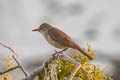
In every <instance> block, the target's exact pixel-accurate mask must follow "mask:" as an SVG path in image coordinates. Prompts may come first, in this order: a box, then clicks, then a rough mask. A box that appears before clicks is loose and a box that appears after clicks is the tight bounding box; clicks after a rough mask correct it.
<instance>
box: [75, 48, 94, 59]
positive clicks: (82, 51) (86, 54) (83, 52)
mask: <svg viewBox="0 0 120 80" xmlns="http://www.w3.org/2000/svg"><path fill="white" fill-rule="evenodd" d="M77 50H78V51H80V52H81V53H82V54H84V55H85V56H87V57H88V58H89V59H91V60H93V58H92V57H91V56H90V55H88V53H87V52H85V51H84V50H82V49H81V48H80V47H78V48H77Z"/></svg>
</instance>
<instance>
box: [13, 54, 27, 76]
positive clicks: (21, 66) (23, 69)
mask: <svg viewBox="0 0 120 80" xmlns="http://www.w3.org/2000/svg"><path fill="white" fill-rule="evenodd" d="M12 57H13V59H14V60H15V61H16V63H17V64H18V66H19V68H20V69H21V70H22V71H23V73H24V74H25V76H26V77H28V76H29V74H28V72H27V71H26V70H25V68H24V67H23V65H22V64H21V63H20V62H19V61H18V60H17V59H16V58H15V56H14V55H12Z"/></svg>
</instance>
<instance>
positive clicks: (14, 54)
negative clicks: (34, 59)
mask: <svg viewBox="0 0 120 80" xmlns="http://www.w3.org/2000/svg"><path fill="white" fill-rule="evenodd" d="M0 45H2V46H3V47H5V48H8V49H9V50H10V51H12V53H13V54H14V55H16V56H17V57H18V54H17V53H16V52H15V51H14V50H13V49H12V48H10V47H8V46H6V45H4V44H2V43H0Z"/></svg>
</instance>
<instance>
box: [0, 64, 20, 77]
mask: <svg viewBox="0 0 120 80" xmlns="http://www.w3.org/2000/svg"><path fill="white" fill-rule="evenodd" d="M17 68H19V66H16V67H13V68H10V69H8V70H6V71H4V72H1V73H0V75H3V74H5V73H7V72H10V71H13V70H15V69H17Z"/></svg>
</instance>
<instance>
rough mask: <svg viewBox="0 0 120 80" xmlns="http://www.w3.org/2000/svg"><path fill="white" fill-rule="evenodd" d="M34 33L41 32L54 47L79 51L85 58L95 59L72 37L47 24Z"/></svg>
mask: <svg viewBox="0 0 120 80" xmlns="http://www.w3.org/2000/svg"><path fill="white" fill-rule="evenodd" d="M33 31H38V32H40V33H41V34H42V35H43V36H44V37H45V39H46V40H47V41H48V43H50V44H51V45H53V46H54V47H56V48H59V49H63V50H67V49H68V48H73V49H77V50H78V51H80V52H81V53H83V54H84V55H85V56H87V57H88V58H89V59H91V60H92V59H93V58H92V57H91V56H89V55H88V54H87V53H86V52H85V51H84V50H82V49H81V48H80V47H79V46H78V45H77V44H76V43H75V42H74V41H73V40H72V38H71V37H69V36H68V35H67V34H65V33H64V32H63V31H61V30H59V29H57V28H55V27H53V26H51V25H49V24H47V23H43V24H41V25H40V27H39V28H38V29H34V30H33Z"/></svg>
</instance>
